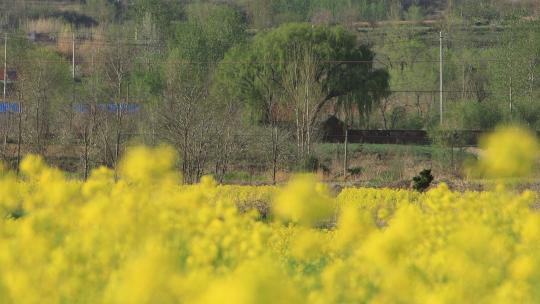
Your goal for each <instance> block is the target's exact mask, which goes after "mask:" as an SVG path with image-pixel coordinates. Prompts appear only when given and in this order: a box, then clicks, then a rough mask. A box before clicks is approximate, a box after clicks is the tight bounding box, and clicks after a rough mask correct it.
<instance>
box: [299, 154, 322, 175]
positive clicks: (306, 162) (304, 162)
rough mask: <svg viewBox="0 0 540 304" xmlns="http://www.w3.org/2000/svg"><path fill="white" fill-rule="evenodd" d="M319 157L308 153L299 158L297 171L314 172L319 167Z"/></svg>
mask: <svg viewBox="0 0 540 304" xmlns="http://www.w3.org/2000/svg"><path fill="white" fill-rule="evenodd" d="M320 165H321V164H320V162H319V159H318V158H317V157H316V156H314V155H308V156H306V157H304V158H302V159H301V160H300V163H299V165H298V167H297V171H299V172H316V171H317V170H319V168H320Z"/></svg>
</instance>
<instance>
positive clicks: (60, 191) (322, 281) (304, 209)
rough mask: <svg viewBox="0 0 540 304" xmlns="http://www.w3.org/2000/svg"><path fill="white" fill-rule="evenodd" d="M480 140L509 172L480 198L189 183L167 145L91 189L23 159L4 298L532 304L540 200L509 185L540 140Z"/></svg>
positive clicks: (128, 159)
mask: <svg viewBox="0 0 540 304" xmlns="http://www.w3.org/2000/svg"><path fill="white" fill-rule="evenodd" d="M515 136H519V137H520V138H521V143H520V144H519V145H508V143H509V140H511V139H513V138H515ZM494 143H495V144H494ZM499 143H502V145H501V144H499ZM486 145H487V146H485V147H484V148H485V149H486V153H487V156H486V158H485V160H487V161H488V162H480V163H478V164H476V165H475V166H477V167H476V168H477V170H479V172H480V171H481V172H482V174H484V176H485V177H491V178H495V177H499V178H498V179H496V180H495V184H497V185H498V186H496V187H494V188H492V190H490V191H486V192H453V191H451V190H449V189H448V187H447V186H445V185H444V184H441V185H439V186H438V187H435V188H432V189H431V190H429V191H427V192H425V193H421V192H414V191H409V190H390V189H369V188H345V189H343V190H342V191H341V192H340V193H331V192H330V190H329V189H328V187H327V186H326V185H324V184H322V183H319V182H318V181H317V179H316V177H314V176H313V175H299V176H297V177H296V178H294V179H293V180H291V181H290V182H289V183H288V184H287V185H284V186H282V187H274V186H266V187H262V186H261V187H255V186H222V185H219V184H218V183H216V181H215V180H214V179H212V178H211V177H204V178H203V179H202V180H201V182H200V183H197V184H194V185H183V186H182V185H179V182H180V180H181V176H179V175H178V173H177V171H176V170H175V169H174V163H175V159H176V158H175V153H174V152H173V150H172V149H171V148H167V147H159V148H154V149H150V148H142V147H140V148H134V149H131V150H130V151H129V152H128V153H127V155H126V156H125V158H124V159H123V161H122V163H121V164H120V169H119V171H118V176H117V177H116V178H115V173H114V172H113V171H111V170H110V169H106V168H100V169H96V170H94V171H93V172H92V174H91V175H90V177H89V178H88V180H86V181H84V182H83V181H80V180H73V179H68V178H66V177H65V175H64V174H63V173H62V172H61V171H59V170H58V169H54V168H50V167H48V166H47V165H46V164H45V163H44V162H43V160H42V159H41V158H40V157H39V156H28V157H26V158H25V160H24V161H23V162H22V164H21V174H22V176H21V177H20V178H17V177H16V176H15V174H14V173H11V172H7V171H4V172H3V173H2V174H1V175H0V176H1V177H0V208H1V209H0V210H1V211H2V212H3V213H4V216H3V217H2V220H1V221H0V240H1V241H0V269H1V271H0V300H1V301H2V302H3V303H38V302H39V303H73V302H77V303H183V302H190V303H358V302H372V303H394V302H418V303H420V302H423V303H425V302H430V303H456V302H459V303H478V302H489V303H511V302H520V303H534V302H537V301H538V300H539V297H540V295H539V294H538V292H537V290H538V284H540V272H539V271H538V265H539V264H538V263H540V256H539V255H538V249H539V247H538V246H539V244H540V239H539V237H540V214H539V213H538V212H537V211H536V207H537V205H538V201H539V200H538V194H537V193H536V192H532V191H524V192H522V191H515V190H514V189H515V188H514V186H513V184H514V183H515V182H510V181H511V180H510V179H509V178H513V179H514V180H515V178H518V177H520V176H521V177H523V176H526V175H527V174H529V173H531V168H532V166H531V164H532V163H534V161H535V158H536V157H537V153H538V144H537V143H536V140H535V138H534V137H533V136H532V135H529V134H528V133H527V132H525V131H521V130H519V129H515V128H514V129H504V130H501V131H499V132H498V133H496V134H495V135H493V136H492V137H490V139H488V140H486ZM508 151H514V153H508ZM500 177H505V179H500ZM29 290H31V291H32V292H28V291H29Z"/></svg>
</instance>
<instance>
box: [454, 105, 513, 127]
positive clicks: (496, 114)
mask: <svg viewBox="0 0 540 304" xmlns="http://www.w3.org/2000/svg"><path fill="white" fill-rule="evenodd" d="M457 111H458V113H456V115H460V116H461V118H462V123H461V128H463V129H466V130H492V129H494V128H495V127H496V126H497V125H499V124H500V123H501V122H502V120H503V113H502V111H501V110H500V108H499V107H498V106H497V105H496V104H493V103H490V102H475V101H469V102H464V103H463V104H462V106H460V107H458V108H457Z"/></svg>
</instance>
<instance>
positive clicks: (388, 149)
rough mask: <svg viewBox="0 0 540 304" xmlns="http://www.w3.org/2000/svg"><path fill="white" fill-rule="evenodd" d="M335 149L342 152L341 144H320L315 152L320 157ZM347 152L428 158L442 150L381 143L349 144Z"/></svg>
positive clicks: (329, 154) (330, 153)
mask: <svg viewBox="0 0 540 304" xmlns="http://www.w3.org/2000/svg"><path fill="white" fill-rule="evenodd" d="M336 149H338V152H339V153H342V152H343V144H320V145H319V146H318V147H317V152H318V153H319V155H320V156H321V157H323V158H324V157H328V156H332V155H335V153H336ZM348 149H349V153H353V154H354V153H366V154H380V155H385V156H386V155H396V154H397V155H404V154H406V155H411V156H416V157H426V158H430V157H432V156H433V155H436V154H438V153H441V152H443V151H442V150H444V149H443V148H441V147H436V146H425V145H424V146H422V145H383V144H349V146H348Z"/></svg>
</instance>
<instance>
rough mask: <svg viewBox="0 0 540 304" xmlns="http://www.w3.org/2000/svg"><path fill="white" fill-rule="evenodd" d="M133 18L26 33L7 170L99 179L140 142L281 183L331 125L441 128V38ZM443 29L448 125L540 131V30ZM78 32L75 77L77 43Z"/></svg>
mask: <svg viewBox="0 0 540 304" xmlns="http://www.w3.org/2000/svg"><path fill="white" fill-rule="evenodd" d="M98 2H99V1H97V0H96V1H87V4H86V5H87V6H88V8H89V11H90V12H94V11H93V9H95V8H102V9H104V10H105V11H106V10H107V9H111V10H112V9H113V7H111V6H109V4H107V5H105V6H103V5H100V4H99V3H98ZM118 4H119V5H120V4H122V2H118ZM412 4H414V3H412ZM417 4H419V5H420V3H417ZM242 5H244V4H242ZM115 7H116V6H115ZM128 7H129V9H126V10H122V9H120V8H121V6H119V7H116V8H114V9H118V12H122V14H120V15H118V14H114V16H117V15H118V16H117V17H111V16H109V17H104V16H105V15H106V14H104V15H103V16H102V17H99V18H102V19H99V18H98V15H96V14H95V12H94V13H93V14H94V15H93V16H94V17H95V18H97V19H99V20H101V21H100V22H104V20H108V22H111V23H110V24H109V26H107V27H96V28H93V29H92V30H88V29H84V30H83V29H79V30H76V29H75V27H74V26H72V27H66V30H67V32H65V33H63V36H62V37H64V38H58V41H56V43H58V44H62V46H63V47H62V48H61V49H60V50H55V48H54V45H51V44H31V43H30V42H28V40H27V38H26V37H25V33H23V32H19V33H18V34H11V35H10V36H9V37H8V42H9V43H8V45H9V47H8V64H9V66H10V67H11V68H15V69H16V70H17V71H18V75H19V78H18V80H17V84H16V96H13V97H10V98H11V99H12V100H13V99H15V100H17V101H19V102H21V104H22V107H23V111H22V113H21V114H19V113H2V114H0V120H1V123H2V126H3V127H2V138H3V139H4V144H3V145H2V155H3V156H4V158H5V159H8V160H9V159H11V160H13V162H14V163H15V162H16V160H17V159H19V157H14V155H18V154H21V153H24V152H26V151H33V152H37V153H42V154H44V155H47V156H48V157H50V158H53V157H56V158H60V159H63V160H66V159H67V158H68V157H67V156H69V155H71V156H72V155H77V156H78V159H79V160H80V161H78V160H73V161H75V163H76V165H77V168H78V169H80V172H81V173H82V174H83V175H84V176H85V177H86V176H87V174H88V172H89V170H90V169H91V168H93V167H95V166H98V165H107V166H110V167H115V166H116V164H117V161H118V158H119V157H120V154H121V153H122V151H123V150H124V149H125V146H126V144H128V143H143V144H147V145H156V144H159V143H162V142H165V143H168V144H171V145H173V146H174V147H176V148H177V150H178V152H179V155H180V157H181V162H180V164H179V167H181V169H182V171H183V173H184V177H185V179H186V181H188V182H192V181H196V180H197V179H198V178H199V177H200V176H201V175H202V174H204V173H208V172H209V171H211V172H212V173H213V174H214V175H216V177H218V178H224V177H225V175H227V173H228V172H229V171H230V170H231V168H232V167H235V168H239V167H240V168H242V169H244V170H247V171H250V170H260V169H264V170H266V169H271V172H272V173H273V174H272V176H273V177H274V178H275V175H276V172H277V171H278V169H279V168H291V167H292V166H295V165H298V164H300V165H301V164H305V163H306V160H309V159H310V157H311V156H312V154H313V149H312V147H313V143H314V142H316V141H317V136H318V134H317V129H318V124H319V123H320V122H321V120H323V119H325V117H326V115H327V114H336V115H337V116H339V117H340V118H341V119H343V120H344V121H346V123H347V124H348V125H350V126H352V127H358V128H380V129H394V128H405V129H410V128H413V129H414V128H424V129H426V128H433V127H435V126H438V116H437V115H438V106H437V103H438V97H437V96H438V72H439V70H438V59H439V58H438V52H439V49H438V41H437V40H435V39H434V38H435V37H436V35H435V34H434V33H433V32H430V31H429V30H428V31H427V32H426V31H425V29H421V30H418V28H416V27H414V26H412V25H406V26H400V27H387V28H382V29H379V30H377V31H373V32H368V33H365V34H359V33H355V32H352V31H348V30H346V29H345V28H344V27H339V26H329V25H312V24H307V23H293V24H284V25H282V26H280V27H277V28H275V29H272V30H265V31H258V32H256V34H253V33H252V32H251V31H249V30H248V29H249V28H250V26H251V25H250V24H249V22H251V21H250V17H249V15H246V14H245V11H243V10H242V8H241V7H240V8H239V7H237V6H234V5H226V4H211V3H195V4H185V3H183V2H178V1H148V0H147V1H142V0H141V1H136V2H135V3H134V4H132V5H131V6H128ZM115 18H119V19H121V20H123V21H122V22H112V21H113V20H115ZM122 18H123V19H122ZM441 27H442V28H444V30H445V33H448V34H447V35H445V40H444V67H445V68H444V79H445V96H444V97H445V105H444V110H445V119H444V121H445V124H446V127H448V128H454V129H463V128H474V129H476V128H491V127H493V126H494V125H496V124H497V123H499V122H501V121H503V120H509V119H517V120H520V121H523V122H525V123H528V124H530V125H531V126H533V127H539V122H538V117H540V115H537V114H536V113H539V114H540V110H538V109H540V107H538V106H537V105H536V103H535V100H537V98H538V86H539V83H538V73H539V70H538V63H539V62H540V61H539V58H540V54H539V53H538V49H539V43H540V42H539V41H538V39H537V38H536V37H537V33H538V23H537V22H533V21H524V20H522V18H520V17H519V18H515V19H513V20H511V22H507V23H505V28H504V29H503V30H502V31H501V32H498V30H497V31H493V32H492V31H486V32H485V34H486V36H487V38H486V37H485V36H484V35H480V34H478V33H471V32H469V31H462V30H460V29H461V23H460V22H459V21H455V20H454V19H448V20H445V21H444V22H442V23H441ZM23 28H24V27H23ZM70 31H72V32H74V33H72V32H70ZM72 34H73V35H74V36H75V37H76V40H75V46H76V47H75V63H76V65H75V71H74V72H75V73H74V74H75V78H73V75H72V72H73V71H72V70H71V68H72V66H71V63H72V62H70V61H71V55H72V54H71V51H70V50H69V47H68V48H66V47H65V46H66V45H71V44H72V42H73V41H72V40H71V38H70V37H72ZM66 50H67V51H66ZM484 58H487V59H489V60H483V59H484ZM130 104H138V105H141V108H139V111H131V110H130V107H129V105H130ZM510 105H512V106H511V107H510ZM8 142H11V143H12V144H11V145H10V144H8ZM14 147H16V148H14ZM20 150H22V152H19V151H20ZM66 151H67V152H66ZM16 152H19V153H16ZM60 152H62V153H63V154H62V153H60Z"/></svg>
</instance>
